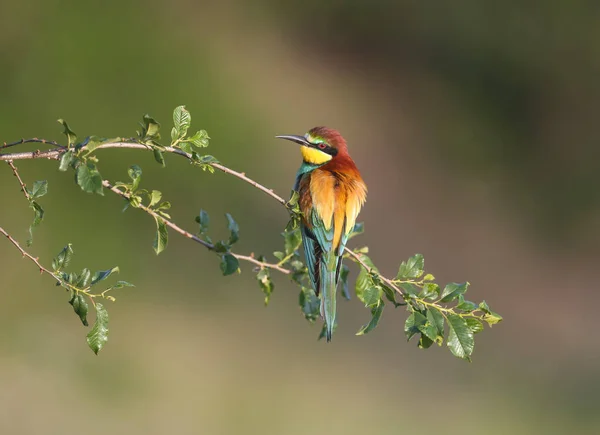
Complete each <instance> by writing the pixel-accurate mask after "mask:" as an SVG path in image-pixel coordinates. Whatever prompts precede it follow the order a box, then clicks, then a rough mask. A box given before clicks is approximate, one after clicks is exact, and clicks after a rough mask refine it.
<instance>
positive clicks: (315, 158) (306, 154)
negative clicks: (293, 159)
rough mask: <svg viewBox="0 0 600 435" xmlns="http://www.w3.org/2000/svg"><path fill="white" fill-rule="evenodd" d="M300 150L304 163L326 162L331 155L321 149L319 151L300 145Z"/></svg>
mask: <svg viewBox="0 0 600 435" xmlns="http://www.w3.org/2000/svg"><path fill="white" fill-rule="evenodd" d="M300 151H301V152H302V158H303V159H304V161H305V162H306V163H310V164H311V165H322V164H323V163H327V162H328V161H329V160H331V156H330V155H329V154H327V153H324V152H323V151H319V150H318V149H315V148H311V147H307V146H304V145H302V146H301V147H300Z"/></svg>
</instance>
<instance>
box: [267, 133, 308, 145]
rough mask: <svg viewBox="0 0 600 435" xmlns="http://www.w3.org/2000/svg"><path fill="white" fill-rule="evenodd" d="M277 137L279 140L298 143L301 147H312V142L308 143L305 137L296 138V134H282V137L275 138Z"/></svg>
mask: <svg viewBox="0 0 600 435" xmlns="http://www.w3.org/2000/svg"><path fill="white" fill-rule="evenodd" d="M275 137H277V138H279V139H287V140H291V141H292V142H296V143H297V144H300V145H305V146H310V142H309V141H307V140H306V138H305V137H304V136H296V135H294V134H282V135H280V136H275Z"/></svg>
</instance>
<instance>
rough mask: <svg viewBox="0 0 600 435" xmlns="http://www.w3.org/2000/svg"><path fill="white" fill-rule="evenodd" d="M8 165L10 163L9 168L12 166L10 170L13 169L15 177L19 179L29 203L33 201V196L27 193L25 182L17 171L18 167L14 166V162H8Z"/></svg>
mask: <svg viewBox="0 0 600 435" xmlns="http://www.w3.org/2000/svg"><path fill="white" fill-rule="evenodd" d="M6 163H8V166H10V169H12V171H13V175H14V176H15V177H17V180H19V184H20V185H21V191H22V192H23V194H24V195H25V198H27V201H31V195H30V194H29V192H27V188H26V187H25V183H23V180H22V179H21V176H20V175H19V171H17V167H16V166H15V165H14V163H13V162H12V160H8V161H7V162H6Z"/></svg>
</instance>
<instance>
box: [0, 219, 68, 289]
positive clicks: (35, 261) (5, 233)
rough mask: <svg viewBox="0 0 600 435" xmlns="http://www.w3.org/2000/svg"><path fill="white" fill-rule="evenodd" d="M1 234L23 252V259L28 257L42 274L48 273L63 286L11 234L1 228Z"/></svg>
mask: <svg viewBox="0 0 600 435" xmlns="http://www.w3.org/2000/svg"><path fill="white" fill-rule="evenodd" d="M0 234H3V235H4V236H5V237H6V238H7V239H8V240H9V241H10V242H11V243H12V244H13V245H15V247H16V248H17V249H18V250H19V251H21V254H22V255H23V257H27V258H29V259H30V260H31V261H33V262H34V263H35V264H36V266H37V267H38V269H39V270H40V273H47V274H48V275H50V276H51V277H52V278H54V279H55V280H56V281H57V282H59V283H61V284H62V281H61V279H60V278H59V277H58V276H57V275H55V274H54V273H53V272H51V271H49V270H48V269H46V268H45V267H44V266H42V265H41V264H40V261H39V259H38V258H36V257H34V256H33V255H31V254H30V253H28V252H27V251H25V250H24V249H23V248H21V245H19V242H17V241H16V240H15V239H14V238H13V237H12V236H11V235H10V234H8V233H7V232H6V231H5V230H4V228H2V227H0Z"/></svg>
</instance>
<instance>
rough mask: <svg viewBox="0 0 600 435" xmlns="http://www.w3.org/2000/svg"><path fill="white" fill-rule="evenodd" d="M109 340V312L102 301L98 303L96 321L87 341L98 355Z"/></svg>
mask: <svg viewBox="0 0 600 435" xmlns="http://www.w3.org/2000/svg"><path fill="white" fill-rule="evenodd" d="M107 341H108V312H107V311H106V309H105V308H104V307H103V306H102V304H101V303H99V302H98V303H96V321H95V322H94V326H93V327H92V329H91V330H90V332H89V333H88V335H87V342H88V346H89V347H90V349H92V350H93V351H94V353H95V354H96V355H98V352H100V351H101V350H102V348H103V347H104V345H105V344H106V342H107Z"/></svg>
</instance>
